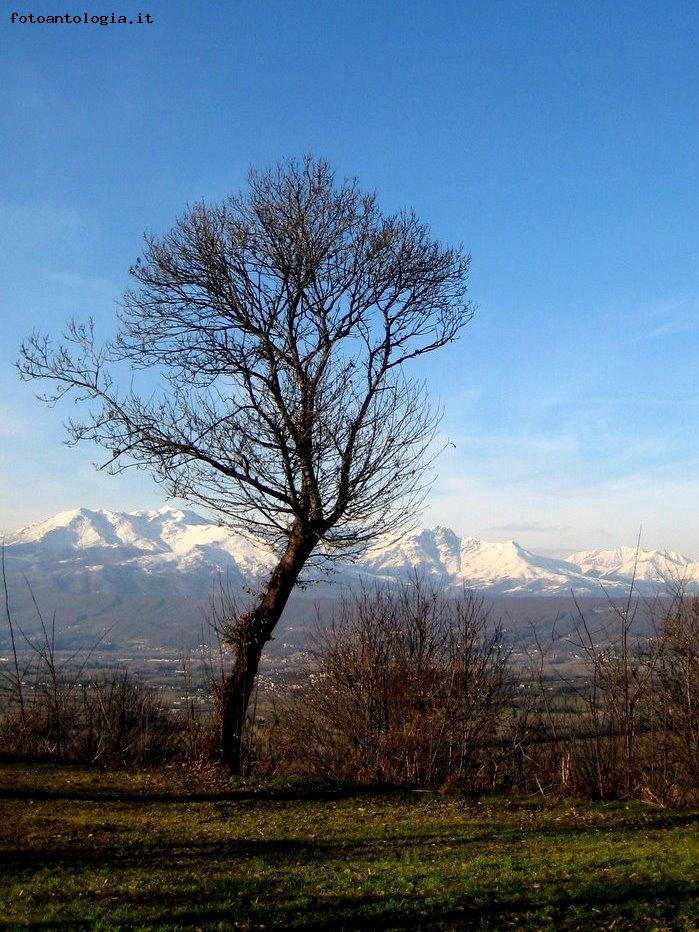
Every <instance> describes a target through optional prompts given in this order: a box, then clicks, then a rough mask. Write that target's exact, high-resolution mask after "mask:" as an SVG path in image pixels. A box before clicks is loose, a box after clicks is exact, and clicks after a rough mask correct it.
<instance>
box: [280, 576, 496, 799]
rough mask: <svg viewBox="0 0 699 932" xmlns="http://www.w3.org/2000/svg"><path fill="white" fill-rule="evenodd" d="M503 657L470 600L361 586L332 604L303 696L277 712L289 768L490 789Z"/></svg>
mask: <svg viewBox="0 0 699 932" xmlns="http://www.w3.org/2000/svg"><path fill="white" fill-rule="evenodd" d="M508 660H509V652H508V650H507V649H506V648H505V646H504V644H503V634H502V630H501V629H500V627H499V626H498V625H496V624H491V623H490V620H489V617H488V612H487V610H486V608H485V605H484V603H483V601H482V600H481V599H478V598H477V597H475V596H473V595H472V594H470V593H465V594H464V595H463V597H460V598H455V599H454V598H451V599H450V598H446V597H445V596H444V595H443V594H440V593H439V592H437V591H436V590H434V589H433V588H432V587H430V586H429V585H426V584H424V583H421V582H419V581H416V582H414V584H412V585H410V586H405V587H402V588H400V589H397V590H395V589H394V590H391V589H383V590H382V589H379V590H376V591H369V590H364V591H362V592H361V593H359V594H357V595H355V596H354V597H350V598H347V599H345V600H344V601H343V602H342V603H341V605H340V607H339V610H338V613H337V616H336V618H335V620H334V621H333V622H332V624H331V625H330V627H328V628H327V629H326V630H325V632H324V633H323V635H322V637H321V640H320V643H319V645H318V649H317V650H316V652H315V658H314V663H313V672H312V674H311V677H310V680H309V683H308V685H307V686H306V688H305V690H304V692H303V696H302V698H301V699H296V700H295V701H292V702H290V703H287V705H286V708H285V709H284V711H283V712H282V714H281V725H282V731H283V732H284V734H285V740H286V747H287V754H288V759H289V762H290V763H293V764H294V765H295V766H296V767H299V768H301V769H302V770H304V771H305V772H307V773H314V774H320V775H323V776H326V777H342V778H346V779H351V780H358V781H360V782H365V783H392V784H409V785H427V786H429V785H434V784H439V783H444V782H446V781H451V782H460V781H470V782H473V781H475V782H478V783H484V782H485V783H488V782H492V779H493V771H494V769H496V767H497V763H496V756H497V754H496V752H495V749H496V747H497V738H498V736H499V733H500V730H501V726H502V723H503V720H504V718H505V717H506V715H507V710H508V708H509V707H510V705H511V701H512V683H511V674H510V670H509V665H508ZM494 739H495V740H494Z"/></svg>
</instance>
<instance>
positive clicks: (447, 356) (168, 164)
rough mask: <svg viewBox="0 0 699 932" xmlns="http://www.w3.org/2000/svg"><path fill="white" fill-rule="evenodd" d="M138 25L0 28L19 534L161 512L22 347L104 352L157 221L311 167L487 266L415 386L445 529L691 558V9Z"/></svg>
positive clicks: (356, 14) (186, 8)
mask: <svg viewBox="0 0 699 932" xmlns="http://www.w3.org/2000/svg"><path fill="white" fill-rule="evenodd" d="M49 6H51V7H52V6H53V4H49ZM59 6H60V4H59ZM62 6H65V4H63V5H62ZM68 7H69V8H70V7H71V4H68ZM82 7H85V8H86V9H87V10H88V13H90V12H93V13H102V12H105V10H104V9H103V8H102V7H101V6H100V7H99V8H98V6H94V5H93V4H92V3H91V2H90V3H83V4H82V6H81V11H82ZM30 9H31V10H32V11H33V12H34V13H35V14H38V13H40V12H61V11H62V10H61V11H59V10H58V9H57V10H55V11H53V10H48V9H46V10H44V9H43V8H42V9H41V10H39V8H38V7H36V8H32V7H27V8H24V7H17V11H18V12H28V11H29V10H30ZM139 9H140V11H141V12H150V13H151V15H152V17H153V19H154V23H153V24H152V25H142V26H130V27H129V26H124V27H119V26H111V27H99V26H84V25H76V24H71V25H64V26H60V25H58V26H46V25H44V26H41V25H33V26H32V25H29V24H27V25H24V26H22V25H19V24H15V25H11V24H10V22H9V12H11V9H10V8H9V7H6V11H3V14H2V16H3V20H2V22H1V23H0V49H1V51H0V58H1V61H0V69H1V73H0V81H1V83H2V87H3V101H4V105H3V108H2V113H1V115H0V120H1V128H0V147H1V151H2V152H3V156H4V157H3V171H2V176H1V178H0V245H1V248H0V269H1V274H2V280H3V286H4V287H3V290H2V319H1V323H0V328H1V330H0V391H1V392H2V397H3V400H4V403H3V405H2V407H1V408H0V488H2V490H3V492H2V495H1V496H0V528H5V529H6V530H10V529H12V528H14V527H16V526H18V525H20V524H24V523H27V522H29V521H31V520H37V519H40V518H42V517H45V516H47V515H48V514H50V513H52V512H54V511H58V510H61V509H65V508H70V507H74V506H77V505H88V506H92V507H111V508H125V509H131V508H144V507H158V506H160V505H161V504H162V499H161V497H160V493H159V491H158V490H157V488H156V487H155V486H154V485H153V484H152V482H151V481H150V479H149V478H148V477H147V476H146V475H144V474H137V475H130V476H128V475H127V476H123V477H118V478H115V477H110V476H106V475H104V474H101V473H96V472H95V471H94V470H93V469H92V467H91V462H92V461H93V460H94V459H95V458H96V457H97V456H98V455H99V454H98V452H97V451H95V450H91V449H89V448H83V449H78V450H70V449H66V448H65V447H63V446H62V437H63V434H62V430H61V426H60V425H61V419H62V418H63V417H65V416H66V415H67V414H68V413H69V411H68V409H67V408H65V407H63V408H59V409H58V410H47V409H45V408H44V407H43V406H41V405H40V404H39V403H38V402H36V401H35V400H34V399H33V395H32V387H31V386H27V385H23V384H21V383H19V382H18V380H17V377H16V375H15V373H14V371H13V370H12V368H11V364H12V361H13V359H14V358H15V357H16V349H17V344H18V342H19V340H20V339H21V337H22V336H23V335H25V334H26V333H27V331H28V330H30V329H32V328H33V327H39V328H44V329H49V330H52V331H56V330H58V329H59V328H60V326H61V324H62V322H63V321H64V319H65V318H66V317H67V316H68V315H69V314H77V315H87V314H92V315H93V316H94V317H95V318H96V320H97V323H98V328H99V330H100V332H101V333H103V334H105V335H108V334H109V332H110V330H111V326H112V321H113V313H114V302H115V300H116V299H117V298H118V296H119V294H120V292H121V291H122V290H123V288H124V287H125V286H126V284H127V270H128V267H129V265H130V263H131V262H132V261H133V260H134V259H135V257H136V256H137V255H138V253H139V251H140V238H141V235H142V233H143V231H144V230H146V229H149V230H154V231H164V230H166V229H167V228H168V226H169V224H170V223H171V221H172V219H173V218H174V217H175V215H176V214H177V213H178V212H180V211H181V210H182V208H183V207H184V205H185V204H186V203H187V202H191V201H194V200H197V199H200V198H202V197H203V198H207V199H211V200H215V199H217V198H220V197H222V196H223V195H224V194H225V193H226V192H228V191H230V190H233V189H237V188H238V187H240V185H241V184H242V183H243V181H244V177H245V173H246V171H247V168H248V167H249V166H250V165H251V164H254V165H267V164H270V163H272V162H274V161H276V160H277V159H279V158H282V157H285V156H288V155H299V154H302V153H304V152H305V151H309V150H311V151H313V152H314V153H316V154H318V155H323V156H325V157H327V158H328V159H330V161H331V162H332V163H333V164H334V165H335V167H336V169H337V172H338V173H339V174H340V175H351V176H354V175H356V176H357V177H358V178H359V180H360V182H361V183H362V185H364V186H365V187H367V188H372V189H376V190H378V192H379V194H380V198H381V202H382V204H383V206H384V207H385V208H386V209H387V210H393V209H395V208H398V207H401V206H412V207H414V208H415V209H416V211H417V212H418V213H419V214H420V215H421V216H422V217H423V218H424V219H426V220H428V221H429V222H430V224H431V225H432V228H433V230H434V232H435V234H436V235H438V236H439V237H440V238H442V239H444V240H446V241H454V242H463V243H464V244H465V245H466V247H467V248H468V249H469V250H470V252H471V253H472V256H473V272H472V295H473V299H474V300H475V301H476V302H477V304H478V306H479V310H478V313H477V315H476V317H475V319H474V321H473V322H472V323H471V324H470V325H469V327H468V329H467V331H466V332H465V334H464V336H463V338H462V340H461V342H460V343H458V344H457V345H456V346H454V347H452V348H449V349H448V350H446V351H444V352H443V353H442V354H441V355H440V356H439V357H437V356H435V357H434V358H433V359H432V360H431V361H430V362H429V363H426V364H425V365H424V367H423V368H422V369H421V370H420V374H421V375H423V376H424V377H425V378H426V379H427V380H428V381H429V383H430V389H431V392H432V393H433V395H434V397H435V398H437V399H439V400H440V401H441V403H442V404H443V406H444V408H445V417H444V421H443V431H444V434H445V436H447V437H448V438H449V439H451V440H452V441H453V442H454V443H455V444H456V449H453V448H452V447H449V449H448V453H446V454H445V455H444V456H443V457H442V458H441V459H440V461H439V469H438V473H439V474H438V478H437V481H436V483H435V486H434V490H433V493H432V495H431V497H430V500H429V504H428V508H427V511H426V514H425V520H426V522H428V523H436V522H440V523H446V524H450V525H451V526H452V527H454V528H455V529H456V530H457V531H459V532H460V533H465V534H472V535H478V536H484V537H488V538H491V539H504V538H509V537H515V538H516V539H518V540H519V541H520V542H522V543H523V544H524V545H526V546H529V547H531V548H532V549H535V550H539V551H547V552H558V553H561V552H566V551H569V550H573V549H577V548H582V547H595V548H603V547H604V548H606V547H610V546H615V545H617V544H621V543H629V542H633V541H634V540H635V538H636V536H637V534H638V529H639V526H640V525H643V540H644V543H645V544H646V545H648V546H669V547H672V548H675V549H679V550H683V551H685V552H687V553H689V554H690V555H691V556H694V557H699V535H698V533H697V532H698V531H699V494H698V493H699V439H698V438H699V431H697V429H696V424H697V419H698V417H699V391H698V390H697V356H698V354H697V350H698V349H699V236H698V234H699V213H698V212H697V203H698V195H699V190H698V189H699V180H698V179H699V145H698V144H699V120H698V119H697V118H698V117H699V108H698V106H697V104H698V100H697V96H698V95H697V88H698V87H699V56H697V54H696V47H697V39H698V35H697V32H698V30H697V26H698V25H699V7H698V6H697V5H696V3H693V2H692V3H689V2H688V3H684V2H681V0H673V2H671V3H667V2H665V3H663V2H653V3H644V2H638V0H636V2H624V0H614V2H598V0H585V2H583V0H579V2H576V0H566V2H563V0H557V2H551V3H548V2H543V0H535V2H532V0H526V2H518V0H508V2H492V0H491V2H488V3H483V2H477V3H469V2H463V0H461V2H442V3H440V4H436V3H433V2H427V0H425V2H410V0H403V2H395V3H391V2H383V0H374V2H352V3H350V2H344V0H339V2H328V0H326V2H316V3H314V2H309V0H298V2H291V0H287V2H279V0H264V2H261V0H256V2H239V0H235V2H232V0H231V2H223V0H220V2H216V3H211V2H207V3H203V2H198V0H188V2H177V0H168V2H160V0H157V2H156V0H154V2H147V0H144V5H143V6H142V7H138V6H134V5H133V4H132V3H131V2H130V0H123V3H122V4H121V6H120V7H119V8H118V9H116V10H115V11H116V12H120V11H122V10H123V12H125V13H127V14H129V15H130V14H132V13H137V12H138V11H139ZM76 12H77V10H76ZM109 12H111V8H110V10H109Z"/></svg>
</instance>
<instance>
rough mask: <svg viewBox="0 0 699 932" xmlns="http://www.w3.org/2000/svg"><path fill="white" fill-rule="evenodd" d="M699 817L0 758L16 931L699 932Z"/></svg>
mask: <svg viewBox="0 0 699 932" xmlns="http://www.w3.org/2000/svg"><path fill="white" fill-rule="evenodd" d="M696 816H697V814H696V813H694V814H691V813H687V812H670V811H667V810H662V809H657V808H651V807H649V806H646V805H643V804H640V803H632V804H629V805H625V804H620V803H603V804H593V803H587V802H572V801H570V800H567V801H558V802H556V801H550V800H545V799H541V798H535V799H519V800H509V801H508V800H503V799H500V798H481V799H479V800H476V799H467V798H463V797H459V796H455V795H450V796H440V795H439V794H432V793H390V794H376V793H374V794H362V793H359V792H357V791H356V790H342V789H338V788H335V789H330V788H327V787H323V786H320V785H318V786H313V785H309V784H308V783H306V784H293V783H287V784H259V783H258V784H254V783H245V782H238V783H232V784H230V785H226V784H223V783H220V782H219V783H217V782H214V781H213V780H211V779H204V778H197V777H194V776H192V775H191V774H189V773H187V772H186V771H183V770H178V769H172V770H166V771H160V772H144V773H125V774H113V773H109V774H104V773H98V772H94V771H86V770H79V769H74V768H61V767H55V766H50V765H30V764H17V763H13V764H2V765H0V839H1V846H2V852H1V855H0V856H1V857H2V874H1V877H2V879H1V891H0V928H2V929H10V928H22V927H27V926H31V927H34V928H51V929H54V928H65V929H80V928H97V929H100V928H101V929H118V928H124V929H127V928H128V929H131V928H163V929H178V928H188V929H189V928H207V929H216V928H221V929H226V928H261V927H266V928H270V927H283V928H289V927H291V928H318V929H320V928H329V927H332V928H334V929H342V928H370V929H415V928H429V929H452V928H456V929H460V928H487V929H556V930H558V929H584V930H587V929H598V928H599V929H696V928H698V927H699V900H698V888H697V880H698V876H697V871H698V868H697V861H698V859H699V839H698V835H697V822H696Z"/></svg>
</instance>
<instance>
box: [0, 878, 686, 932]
mask: <svg viewBox="0 0 699 932" xmlns="http://www.w3.org/2000/svg"><path fill="white" fill-rule="evenodd" d="M246 892H248V891H246V890H245V889H243V888H240V887H237V886H236V885H235V884H231V883H230V882H229V883H228V884H227V885H226V886H221V888H220V889H219V890H209V891H207V900H206V902H203V901H202V902H201V907H200V908H196V906H195V905H194V904H193V903H192V899H193V897H192V895H191V894H186V893H174V894H164V893H157V892H154V893H150V894H147V895H142V896H139V897H137V898H135V899H134V900H133V902H132V903H131V900H130V905H132V908H133V914H132V915H133V918H132V920H130V921H125V922H119V921H116V922H115V925H117V926H118V927H121V928H134V927H135V928H149V929H150V928H158V927H161V926H169V927H174V928H209V927H217V928H231V927H235V928H238V927H246V928H247V927H249V926H258V925H260V926H261V925H264V927H265V928H297V929H306V930H323V929H335V930H341V929H376V930H388V929H395V930H408V929H469V928H481V929H483V928H486V929H502V928H506V927H509V928H511V927H513V926H514V925H515V923H516V925H517V928H524V927H528V928H542V925H541V920H543V921H544V922H545V925H546V927H548V928H555V929H583V928H584V929H588V928H590V929H592V928H601V927H602V925H601V922H604V923H605V925H604V927H605V928H612V927H613V928H616V929H619V928H628V929H630V928H639V926H638V925H636V923H638V921H639V919H640V921H643V917H645V918H647V919H650V918H651V917H652V918H654V919H662V920H664V923H667V922H668V921H669V922H672V920H673V918H674V917H676V916H677V915H678V914H679V913H680V910H682V909H684V907H685V906H686V905H687V902H688V901H691V899H692V898H693V897H694V896H695V895H696V890H692V888H691V886H690V885H689V884H687V883H682V882H664V883H650V884H649V883H636V884H632V883H626V884H619V885H616V886H612V887H606V888H603V887H602V886H601V885H590V886H579V887H578V888H577V889H576V890H575V892H573V893H570V894H561V893H558V894H556V895H553V896H551V897H547V896H546V895H545V892H544V893H542V895H540V896H539V897H537V898H532V897H530V896H526V895H522V894H521V893H517V894H515V895H512V896H510V897H509V898H504V897H500V898H495V897H490V898H488V897H487V891H485V892H484V894H482V895H479V897H478V898H475V897H472V898H464V899H463V900H461V901H460V902H457V903H454V904H453V905H450V906H448V907H446V908H444V907H440V906H434V905H432V904H430V903H428V902H426V900H425V899H424V898H422V897H420V896H419V895H415V894H409V895H405V896H400V895H396V894H394V895H392V896H389V895H361V894H357V895H352V896H347V895H343V896H329V897H325V898H318V899H315V900H311V901H309V902H306V903H303V904H299V903H298V901H297V902H294V901H293V899H291V900H289V899H286V898H284V896H283V895H281V896H280V895H279V894H278V893H276V895H275V891H273V890H268V891H266V893H267V897H269V898H271V903H272V904H273V905H269V906H268V905H266V904H265V903H264V902H262V903H260V902H259V900H260V899H262V898H263V896H264V893H263V894H262V895H258V898H257V899H256V900H255V901H253V900H251V899H250V898H249V897H246ZM257 892H258V894H259V891H257ZM217 898H218V899H224V900H227V901H228V903H229V904H230V903H231V900H232V899H238V900H239V901H240V902H238V903H235V904H231V905H223V904H222V905H220V906H218V905H215V899H217ZM212 901H214V903H212ZM104 918H107V916H106V915H105V917H104ZM527 920H528V921H527ZM537 920H539V921H537ZM609 922H613V925H609V924H608V923H609ZM524 923H526V926H525V924H524ZM93 925H94V923H92V922H86V921H82V920H79V919H73V920H71V919H66V920H52V921H51V922H33V923H32V922H30V923H28V924H27V925H26V926H24V927H25V928H33V929H74V930H78V929H86V928H91V927H92V926H93ZM684 927H685V928H686V927H687V926H684ZM9 928H11V926H9V925H6V924H3V923H0V929H9Z"/></svg>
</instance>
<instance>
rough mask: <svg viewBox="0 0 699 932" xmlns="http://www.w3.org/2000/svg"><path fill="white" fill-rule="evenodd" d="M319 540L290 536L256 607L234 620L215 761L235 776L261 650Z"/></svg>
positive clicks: (219, 703)
mask: <svg viewBox="0 0 699 932" xmlns="http://www.w3.org/2000/svg"><path fill="white" fill-rule="evenodd" d="M317 541H318V538H317V537H316V536H315V535H313V536H303V535H301V534H294V535H293V536H292V537H291V538H290V539H289V543H288V544H287V548H286V550H285V551H284V554H283V556H282V558H281V560H280V561H279V563H278V564H277V566H276V567H275V568H274V569H273V570H272V573H271V574H270V577H269V579H268V580H267V583H266V584H265V587H264V590H263V592H262V594H261V596H260V598H259V600H258V602H257V604H256V605H255V606H254V608H252V609H251V610H250V611H249V612H246V613H245V614H244V615H241V617H240V618H239V619H237V621H236V624H235V631H234V633H233V636H232V639H231V643H230V647H231V649H232V651H233V654H234V658H235V659H234V662H233V669H232V670H231V672H230V673H229V674H227V675H226V676H224V677H223V679H222V681H221V683H220V684H219V685H218V688H217V691H216V718H217V726H218V731H219V735H218V739H219V760H220V761H221V763H222V764H224V766H226V767H227V768H228V769H229V770H230V772H231V773H233V774H239V773H240V770H241V763H242V760H241V758H242V739H243V731H244V729H245V718H246V713H247V708H248V703H249V702H250V697H251V695H252V691H253V688H254V685H255V678H256V676H257V671H258V668H259V665H260V657H261V656H262V650H263V648H264V646H265V644H266V643H267V641H269V640H270V638H271V636H272V632H273V631H274V629H275V627H276V626H277V623H278V621H279V619H280V618H281V616H282V612H283V611H284V608H285V606H286V603H287V601H288V599H289V596H290V595H291V592H292V590H293V588H294V586H295V585H296V582H297V580H298V578H299V574H300V573H301V570H302V569H303V567H304V564H305V563H306V561H307V560H308V558H309V556H310V555H311V552H312V551H313V548H314V547H315V545H316V543H317Z"/></svg>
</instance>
